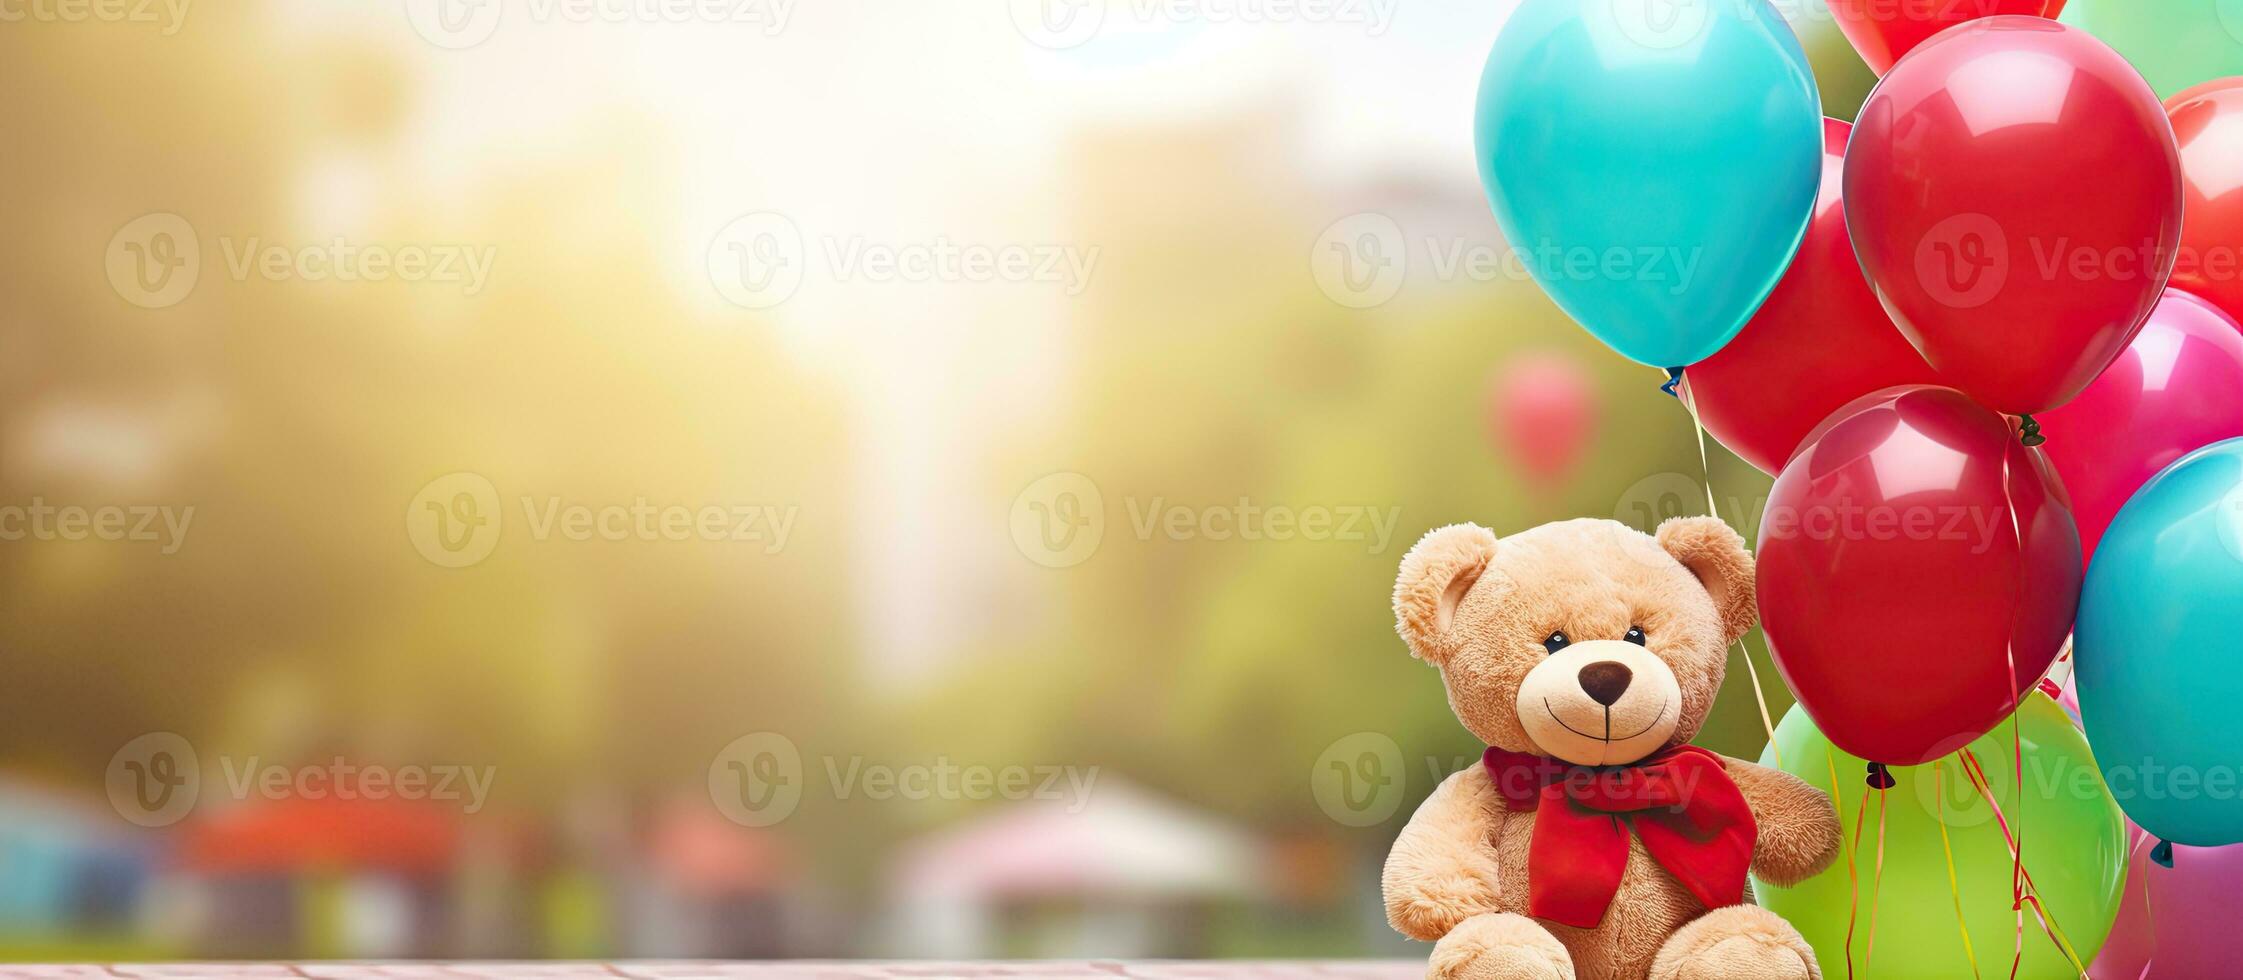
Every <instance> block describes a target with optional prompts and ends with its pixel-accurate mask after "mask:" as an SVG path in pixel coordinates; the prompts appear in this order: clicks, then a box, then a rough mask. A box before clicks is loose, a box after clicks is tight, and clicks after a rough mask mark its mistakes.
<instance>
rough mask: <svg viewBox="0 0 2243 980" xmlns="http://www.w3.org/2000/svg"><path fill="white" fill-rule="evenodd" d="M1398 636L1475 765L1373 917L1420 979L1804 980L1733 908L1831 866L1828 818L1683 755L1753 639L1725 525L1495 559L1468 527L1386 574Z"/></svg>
mask: <svg viewBox="0 0 2243 980" xmlns="http://www.w3.org/2000/svg"><path fill="white" fill-rule="evenodd" d="M1394 614H1395V620H1396V626H1397V628H1398V629H1399V630H1400V632H1401V634H1402V639H1404V640H1405V641H1407V642H1408V643H1409V646H1410V652H1411V654H1412V655H1414V656H1416V657H1417V658H1418V659H1420V660H1423V661H1425V662H1427V663H1430V664H1432V665H1433V666H1435V667H1438V668H1440V671H1441V677H1442V680H1443V681H1444V682H1445V683H1446V684H1447V686H1448V694H1449V705H1450V706H1451V707H1452V708H1453V709H1455V711H1456V716H1457V718H1458V719H1460V720H1462V721H1463V722H1464V726H1465V727H1466V728H1468V729H1471V731H1472V734H1474V735H1476V736H1478V737H1479V738H1480V740H1481V741H1483V742H1486V743H1487V744H1488V745H1489V746H1491V747H1490V748H1489V749H1488V751H1487V755H1486V757H1485V759H1484V760H1483V761H1482V763H1481V764H1480V765H1476V766H1472V767H1469V768H1467V769H1465V770H1464V771H1462V772H1458V773H1456V774H1454V775H1452V776H1450V777H1449V778H1448V779H1447V780H1446V781H1444V782H1442V784H1441V785H1440V787H1439V788H1437V789H1435V790H1434V791H1433V795H1432V796H1431V797H1429V798H1428V799H1426V801H1425V804H1424V805H1423V806H1421V807H1419V808H1418V811H1417V815H1416V816H1414V817H1411V818H1410V823H1409V826H1407V827H1405V828H1404V829H1403V831H1402V835H1401V837H1400V839H1398V840H1396V841H1395V842H1394V850H1393V853H1392V854H1390V855H1389V856H1388V857H1387V861H1386V873H1385V876H1384V881H1383V884H1384V889H1385V892H1386V915H1387V920H1388V921H1389V922H1391V923H1392V924H1393V925H1394V928H1396V929H1398V930H1400V931H1401V932H1402V933H1403V934H1404V935H1406V936H1409V937H1411V938H1413V939H1419V940H1424V941H1427V942H1433V943H1436V944H1437V945H1435V946H1434V947H1433V958H1432V964H1431V972H1430V975H1431V976H1433V977H1439V978H1451V977H1455V978H1467V977H1469V978H1482V977H1485V978H1572V977H1594V978H1608V977H1609V978H1628V980H1634V978H1642V977H1654V978H1660V980H1667V978H1699V977H1704V978H1725V980H1740V978H1742V980H1757V978H1807V977H1813V978H1819V977H1820V976H1821V975H1822V973H1821V970H1820V968H1819V967H1817V966H1816V964H1815V956H1814V951H1813V950H1812V949H1810V948H1809V947H1808V946H1807V943H1806V940H1804V939H1802V938H1800V935H1799V932H1798V930H1795V929H1793V928H1792V927H1791V924H1790V923H1788V922H1785V921H1784V920H1783V919H1782V918H1781V917H1779V916H1777V915H1776V914H1775V913H1773V912H1769V911H1767V910H1766V909H1762V908H1760V907H1759V906H1756V905H1753V904H1752V892H1751V887H1750V885H1749V884H1748V883H1747V882H1746V878H1745V875H1746V870H1747V868H1748V867H1749V868H1750V870H1751V871H1752V872H1755V873H1757V874H1759V876H1760V877H1762V878H1764V879H1766V880H1768V881H1770V882H1774V883H1777V884H1783V885H1790V884H1793V883H1796V882H1799V881H1802V880H1805V879H1806V878H1809V877H1811V876H1813V875H1815V874H1817V873H1818V872H1820V871H1822V870H1823V869H1824V868H1827V867H1829V865H1830V862H1831V861H1832V860H1834V859H1835V858H1836V857H1837V855H1838V844H1839V839H1838V817H1837V813H1836V812H1835V811H1834V810H1833V809H1832V806H1831V802H1830V799H1829V798H1828V797H1826V796H1824V795H1823V794H1822V793H1821V792H1820V791H1818V790H1816V789H1814V788H1813V787H1811V786H1809V785H1807V784H1806V783H1805V782H1802V781H1800V780H1799V779H1798V778H1796V777H1793V776H1791V775H1789V774H1787V773H1783V772H1778V771H1776V770H1773V769H1767V768H1764V767H1761V766H1756V765H1753V764H1751V763H1748V762H1743V761H1740V760H1737V759H1730V758H1726V757H1723V756H1718V755H1715V754H1713V753H1711V752H1708V751H1706V750H1704V749H1701V748H1697V747H1695V746H1692V745H1690V744H1688V743H1689V742H1690V739H1691V738H1692V737H1694V736H1696V735H1697V734H1698V728H1699V726H1700V725H1701V724H1703V723H1704V721H1705V718H1706V712H1707V711H1708V710H1710V709H1711V708H1712V707H1713V700H1714V694H1715V692H1717V691H1719V690H1720V689H1721V679H1722V675H1723V672H1724V669H1725V667H1726V665H1727V661H1728V656H1727V654H1728V649H1729V645H1730V644H1732V643H1734V642H1736V640H1737V639H1738V638H1739V637H1741V636H1743V635H1744V633H1745V631H1746V630H1748V629H1750V628H1752V624H1753V621H1754V617H1755V611H1754V602H1753V564H1752V554H1751V553H1750V552H1748V551H1746V550H1745V543H1744V540H1743V539H1742V538H1740V537H1738V535H1737V533H1736V532H1735V531H1732V530H1730V528H1729V526H1728V525H1727V524H1724V523H1722V522H1721V521H1720V520H1717V519H1713V518H1676V519H1674V520H1670V521H1668V522H1666V523H1665V524H1663V525H1661V526H1660V527H1659V533H1658V536H1657V538H1656V539H1654V538H1652V537H1651V536H1649V535H1645V534H1643V533H1641V532H1638V531H1636V530H1634V529H1632V528H1629V527H1627V526H1626V525H1623V524H1620V523H1618V522H1615V521H1607V520H1576V521H1565V522H1562V523H1557V524H1549V525H1544V526H1542V527H1538V528H1535V529H1533V530H1531V531H1526V532H1524V533H1521V534H1516V535H1513V536H1511V537H1509V538H1505V539H1504V540H1503V541H1502V542H1501V543H1498V542H1497V541H1496V537H1495V535H1494V534H1493V533H1491V532H1489V531H1488V530H1486V529H1485V528H1480V527H1476V526H1473V525H1469V524H1463V525H1456V526H1452V527H1445V528H1441V529H1439V530H1436V531H1433V532H1432V533H1429V534H1427V535H1426V536H1425V538H1424V539H1423V540H1421V541H1419V542H1418V544H1417V546H1416V547H1415V548H1412V549H1411V550H1410V553H1409V555H1408V556H1407V557H1405V558H1403V559H1402V571H1401V576H1400V577H1399V578H1398V579H1397V580H1396V581H1395V583H1394Z"/></svg>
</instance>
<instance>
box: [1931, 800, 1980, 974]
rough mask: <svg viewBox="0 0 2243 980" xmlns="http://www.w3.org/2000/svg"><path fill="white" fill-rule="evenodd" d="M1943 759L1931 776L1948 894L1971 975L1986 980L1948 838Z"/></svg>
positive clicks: (1953, 850)
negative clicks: (1936, 791) (1972, 940)
mask: <svg viewBox="0 0 2243 980" xmlns="http://www.w3.org/2000/svg"><path fill="white" fill-rule="evenodd" d="M1941 761H1942V760H1938V759H1934V760H1932V764H1931V778H1932V785H1934V786H1937V787H1938V788H1939V801H1938V803H1937V804H1936V805H1937V807H1938V808H1939V812H1938V813H1937V816H1938V817H1939V852H1940V853H1941V854H1943V855H1945V856H1946V858H1947V894H1948V895H1950V896H1952V897H1953V898H1954V899H1955V928H1957V929H1961V930H1962V932H1963V957H1964V958H1965V959H1968V960H1970V975H1971V977H1972V978H1973V980H1984V978H1983V976H1982V975H1981V974H1980V973H1979V972H1978V951H1977V950H1976V949H1974V948H1972V947H1971V944H1970V923H1969V922H1968V921H1965V920H1964V918H1963V883H1962V881H1961V879H1959V878H1957V877H1956V876H1955V847H1954V845H1953V844H1951V843H1949V842H1948V840H1947V779H1946V775H1945V774H1944V773H1943V772H1942V771H1941V766H1940V763H1941Z"/></svg>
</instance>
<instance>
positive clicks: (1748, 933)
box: [1651, 905, 1822, 980]
mask: <svg viewBox="0 0 2243 980" xmlns="http://www.w3.org/2000/svg"><path fill="white" fill-rule="evenodd" d="M1651 980H1822V969H1821V968H1820V967H1818V966H1817V965H1816V964H1815V951H1814V950H1813V949H1812V948H1811V947H1809V946H1808V945H1807V940H1805V939H1804V938H1801V937H1800V935H1799V930H1797V929H1794V928H1792V927H1791V923H1789V922H1785V921H1784V920H1783V917H1782V916H1779V915H1777V914H1775V913H1774V912H1770V911H1768V910H1767V909H1764V908H1761V907H1759V906H1757V905H1732V906H1730V907H1728V908H1724V909H1715V910H1713V911H1711V912H1708V913H1706V914H1705V915H1704V916H1702V917H1700V918H1699V919H1698V921H1696V922H1692V923H1690V924H1689V925H1687V926H1684V927H1682V929H1680V930H1679V931H1677V932H1676V933H1675V934H1674V935H1673V936H1670V937H1668V938H1667V943H1666V945H1665V946H1662V947H1660V949H1659V955H1658V957H1657V958H1656V959H1654V960H1652V962H1651Z"/></svg>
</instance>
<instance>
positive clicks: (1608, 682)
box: [1581, 660, 1636, 708]
mask: <svg viewBox="0 0 2243 980" xmlns="http://www.w3.org/2000/svg"><path fill="white" fill-rule="evenodd" d="M1635 676H1636V674H1635V671H1632V670H1629V669H1628V665H1627V664H1624V663H1621V662H1619V661H1617V660H1599V661H1597V662H1596V663H1593V664H1590V665H1588V666H1587V667H1583V668H1581V690H1582V692H1583V693H1586V694H1587V695H1588V696H1589V697H1590V698H1591V699H1593V700H1595V701H1596V703H1598V704H1601V705H1604V706H1605V707H1607V708H1609V707H1611V706H1613V705H1614V704H1616V703H1618V702H1619V700H1620V696H1621V695H1623V694H1626V693H1628V682H1629V681H1632V680H1635Z"/></svg>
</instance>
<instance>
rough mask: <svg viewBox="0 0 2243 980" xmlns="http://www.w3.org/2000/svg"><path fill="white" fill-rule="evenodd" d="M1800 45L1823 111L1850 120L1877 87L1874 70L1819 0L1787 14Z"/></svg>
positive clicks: (1825, 113)
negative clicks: (1812, 72) (1819, 91)
mask: <svg viewBox="0 0 2243 980" xmlns="http://www.w3.org/2000/svg"><path fill="white" fill-rule="evenodd" d="M1786 16H1787V17H1788V18H1789V19H1790V21H1791V31H1792V33H1794V34H1797V35H1799V46H1800V47H1802V48H1805V49H1806V51H1807V65H1808V67H1809V68H1811V69H1813V70H1814V73H1815V87H1816V88H1818V89H1821V90H1822V114H1823V115H1826V116H1829V117H1830V118H1832V119H1842V120H1845V121H1846V122H1853V121H1854V116H1856V115H1858V114H1860V112H1861V104H1862V103H1863V102H1866V101H1868V100H1869V90H1870V89H1873V88H1876V87H1877V73H1876V72H1874V71H1870V70H1869V64H1868V63H1867V62H1864V61H1862V60H1861V55H1860V54H1859V53H1857V52H1855V51H1854V43H1853V42H1852V41H1848V40H1846V35H1845V34H1844V33H1843V32H1841V31H1839V30H1838V19H1837V18H1836V17H1834V16H1832V15H1831V13H1830V8H1829V7H1828V6H1826V5H1824V4H1823V3H1821V2H1820V0H1817V2H1814V3H1801V4H1799V6H1798V7H1796V8H1794V9H1792V10H1791V12H1790V13H1789V14H1787V15H1786Z"/></svg>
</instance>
